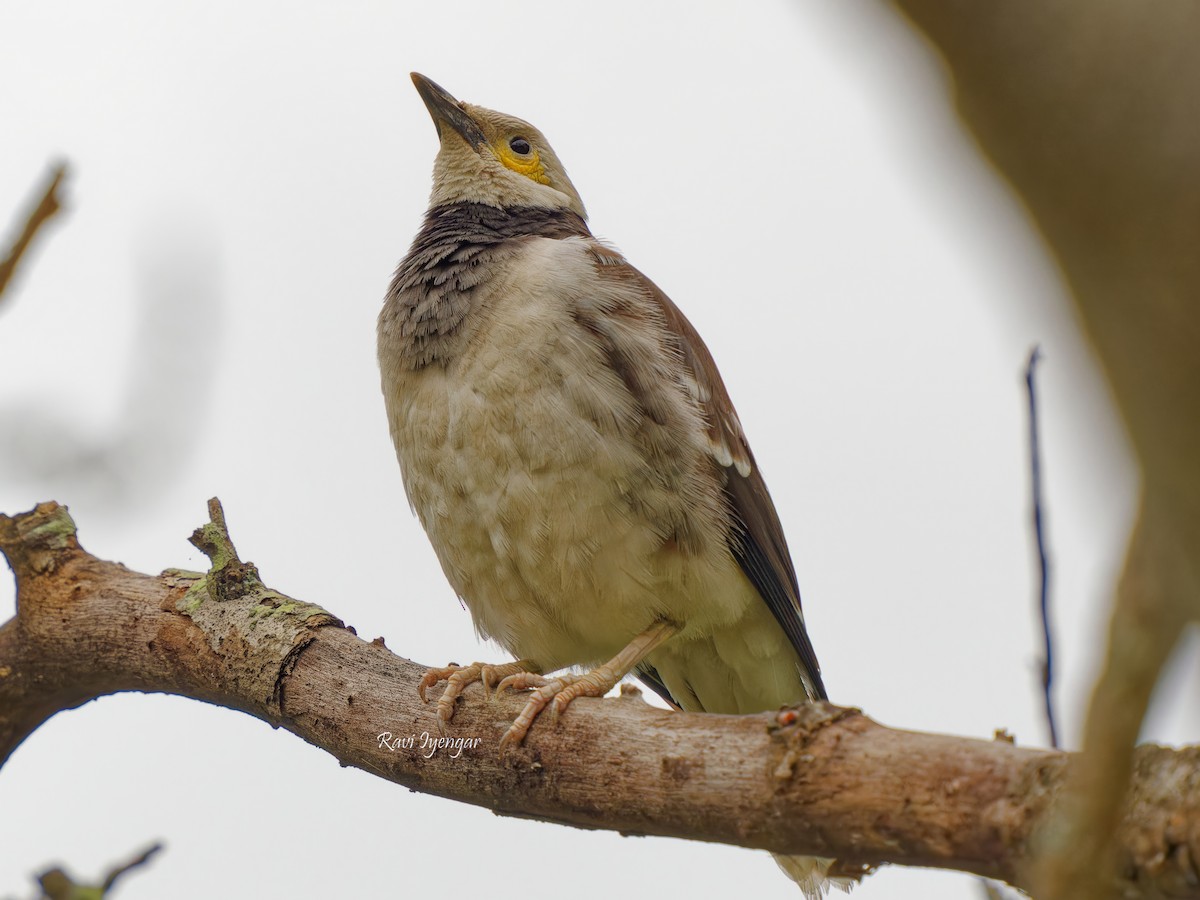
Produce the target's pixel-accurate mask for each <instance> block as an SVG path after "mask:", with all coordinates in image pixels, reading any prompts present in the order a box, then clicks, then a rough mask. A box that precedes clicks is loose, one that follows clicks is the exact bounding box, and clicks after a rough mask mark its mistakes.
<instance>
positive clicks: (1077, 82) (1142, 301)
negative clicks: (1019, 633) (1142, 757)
mask: <svg viewBox="0 0 1200 900" xmlns="http://www.w3.org/2000/svg"><path fill="white" fill-rule="evenodd" d="M895 4H896V6H897V7H899V8H900V9H901V10H902V11H904V12H905V13H906V14H907V15H908V16H909V18H910V19H911V20H912V22H913V23H914V24H915V25H916V26H917V27H918V28H919V29H920V30H921V31H922V32H923V33H924V34H925V35H926V36H927V37H928V38H929V39H930V40H931V41H932V42H933V44H934V46H935V47H936V48H937V49H938V50H939V51H940V53H941V55H942V57H943V59H944V61H945V63H946V65H947V66H948V68H949V70H950V72H951V74H952V76H953V78H954V89H955V98H956V102H957V106H958V111H959V114H960V115H961V117H962V119H963V121H964V122H965V123H966V125H967V126H968V127H969V128H970V129H971V131H972V132H973V134H974V136H975V138H976V139H977V140H978V142H979V145H980V148H981V149H982V151H983V152H984V153H985V154H986V155H987V157H988V158H989V159H990V160H991V161H992V163H993V164H994V165H995V166H996V167H997V168H998V169H999V170H1000V172H1001V173H1002V174H1003V175H1004V177H1006V178H1007V179H1008V180H1009V182H1010V183H1011V184H1012V186H1013V187H1014V188H1015V189H1016V191H1017V192H1018V194H1019V195H1020V196H1021V198H1022V200H1023V201H1024V203H1025V204H1026V206H1027V208H1028V209H1029V212H1030V214H1031V215H1032V216H1033V219H1034V220H1035V222H1036V224H1037V225H1038V227H1039V228H1040V230H1041V232H1042V235H1043V237H1044V238H1045V239H1046V241H1047V243H1048V244H1049V246H1050V249H1051V251H1052V252H1053V254H1054V256H1055V258H1056V259H1057V261H1058V263H1059V265H1060V266H1061V267H1062V271H1063V274H1064V275H1065V277H1066V280H1067V282H1068V284H1069V285H1070V288H1071V292H1072V295H1073V298H1074V301H1075V305H1076V309H1077V310H1078V313H1079V316H1080V319H1081V320H1082V323H1083V326H1084V329H1085V331H1086V333H1087V336H1088V337H1089V338H1090V340H1091V342H1092V345H1093V347H1094V349H1095V352H1096V354H1097V356H1098V357H1099V359H1100V360H1101V362H1102V364H1103V367H1104V370H1105V372H1106V374H1107V376H1108V382H1109V385H1110V386H1111V388H1112V391H1113V394H1114V395H1115V399H1116V401H1117V405H1118V407H1119V409H1120V411H1121V414H1122V417H1123V419H1124V422H1125V426H1126V428H1127V429H1128V432H1129V436H1130V438H1131V440H1132V443H1133V445H1134V448H1135V450H1136V452H1137V456H1138V461H1139V463H1140V469H1141V476H1142V503H1141V510H1140V513H1139V518H1138V525H1137V530H1136V533H1135V535H1134V537H1133V540H1132V541H1131V543H1130V546H1129V551H1128V555H1127V557H1126V561H1125V570H1124V574H1123V576H1122V578H1121V581H1120V585H1119V587H1118V590H1117V598H1116V606H1115V609H1114V612H1113V616H1112V620H1111V624H1110V628H1109V637H1108V652H1107V655H1106V656H1105V659H1104V664H1103V671H1102V673H1101V677H1100V679H1099V681H1098V682H1097V684H1096V688H1095V691H1094V694H1093V696H1092V700H1091V704H1090V706H1089V710H1088V717H1087V723H1086V726H1085V733H1084V756H1083V761H1082V764H1081V765H1080V766H1079V768H1078V770H1077V771H1076V772H1075V773H1073V775H1072V780H1073V783H1074V787H1075V790H1074V793H1073V795H1072V801H1073V802H1072V803H1070V804H1067V805H1066V809H1065V811H1064V813H1063V815H1062V816H1061V818H1060V819H1059V820H1058V821H1056V822H1055V823H1053V824H1052V825H1051V826H1050V827H1048V828H1047V830H1046V833H1045V845H1044V848H1043V849H1044V853H1043V854H1042V858H1041V859H1040V860H1039V862H1038V863H1037V866H1038V870H1039V874H1038V877H1037V878H1036V880H1035V881H1034V884H1035V891H1034V892H1035V895H1036V896H1038V897H1041V898H1044V900H1052V898H1078V900H1091V898H1093V897H1095V896H1098V895H1099V891H1100V890H1101V887H1102V885H1103V884H1105V883H1106V882H1107V880H1108V878H1109V877H1111V875H1112V874H1113V872H1112V869H1113V866H1114V864H1115V862H1114V854H1113V853H1112V846H1113V845H1112V842H1113V838H1114V832H1115V829H1116V828H1117V822H1118V817H1119V810H1120V808H1121V804H1122V801H1123V798H1124V796H1125V786H1126V784H1127V783H1128V780H1129V777H1130V772H1131V767H1132V764H1133V746H1134V744H1135V742H1136V740H1137V737H1138V733H1139V729H1140V728H1141V723H1142V720H1143V718H1144V716H1145V712H1146V709H1147V707H1148V706H1149V702H1150V697H1151V694H1152V693H1153V690H1154V687H1155V685H1156V684H1157V681H1158V677H1159V674H1160V672H1161V669H1162V667H1163V665H1164V664H1165V662H1166V660H1167V659H1168V658H1169V656H1170V655H1171V651H1172V649H1173V648H1174V646H1175V643H1176V642H1177V641H1178V639H1179V637H1180V635H1181V633H1182V632H1183V631H1184V626H1185V625H1186V623H1187V622H1188V621H1194V620H1195V619H1197V618H1198V617H1200V415H1197V410H1198V409H1200V353H1197V350H1196V348H1197V347H1198V346H1200V303H1198V302H1197V299H1196V298H1197V297H1200V255H1198V254H1197V252H1196V248H1197V247H1200V167H1197V165H1196V160H1197V159H1200V54H1197V53H1196V52H1195V36H1196V35H1197V34H1200V5H1197V4H1196V3H1193V2H1188V0H1162V2H1158V3H1154V4H1143V3H1135V2H1129V0H1056V2H1053V3H1046V2H1044V0H1006V2H1003V3H986V4H980V3H977V2H974V0H895ZM1097 488H1098V489H1099V490H1103V489H1104V485H1102V484H1101V485H1097ZM1184 862H1185V863H1187V865H1185V866H1184V868H1185V869H1186V870H1187V871H1190V872H1191V878H1192V879H1193V883H1195V880H1196V879H1198V878H1200V872H1198V871H1197V868H1196V863H1195V861H1191V862H1188V861H1186V860H1184Z"/></svg>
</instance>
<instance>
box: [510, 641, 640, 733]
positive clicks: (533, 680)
mask: <svg viewBox="0 0 1200 900" xmlns="http://www.w3.org/2000/svg"><path fill="white" fill-rule="evenodd" d="M624 677H625V673H624V672H620V671H616V670H615V669H613V668H612V667H611V665H610V664H607V663H606V664H605V665H603V666H598V667H596V668H595V669H592V670H591V671H590V672H585V673H584V674H582V675H575V674H572V673H570V672H564V673H562V674H559V675H555V676H553V677H550V678H547V677H545V676H543V675H538V674H535V673H533V672H518V673H515V674H513V675H509V676H508V677H506V678H505V679H504V680H503V681H501V682H500V683H499V684H497V685H496V693H497V694H499V693H500V692H501V691H505V690H512V691H525V690H531V691H532V692H533V693H532V694H531V695H530V697H529V701H528V702H527V703H526V704H525V708H524V709H522V710H521V714H520V715H519V716H517V718H516V719H514V720H513V723H512V725H511V726H509V729H508V731H506V732H504V737H502V738H501V739H500V752H501V753H503V752H504V750H505V748H507V747H508V746H510V745H520V743H521V742H522V741H523V740H525V735H526V734H528V733H529V729H530V726H532V725H533V720H534V719H536V718H537V717H538V715H539V714H540V713H541V712H542V710H544V709H545V708H546V707H547V706H549V707H550V716H551V719H552V720H553V721H558V717H559V716H560V715H561V714H562V713H563V711H564V710H565V709H566V708H567V707H568V706H569V705H570V704H571V701H572V700H574V699H575V698H576V697H603V696H604V695H605V694H607V693H608V692H609V691H611V690H612V689H613V688H614V687H616V685H617V683H618V682H619V681H620V680H621V679H622V678H624Z"/></svg>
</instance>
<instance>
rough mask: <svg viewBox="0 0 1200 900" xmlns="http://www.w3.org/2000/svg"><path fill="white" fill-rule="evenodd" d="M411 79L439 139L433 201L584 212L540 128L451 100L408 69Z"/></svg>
mask: <svg viewBox="0 0 1200 900" xmlns="http://www.w3.org/2000/svg"><path fill="white" fill-rule="evenodd" d="M412 80H413V84H414V85H416V87H417V93H419V94H420V95H421V99H422V100H424V101H425V106H426V108H427V109H428V110H429V115H430V116H431V117H432V118H433V124H434V125H435V126H436V127H437V132H438V138H439V139H440V141H441V144H442V146H441V149H440V150H439V151H438V155H437V161H436V162H435V163H434V166H433V195H432V197H431V198H430V202H431V203H432V204H433V205H434V206H441V205H443V204H448V203H486V204H488V205H489V206H498V207H501V208H509V207H514V206H534V207H542V208H549V209H569V210H571V211H572V212H575V213H577V214H579V216H581V217H582V218H584V219H586V218H587V211H586V210H585V209H584V208H583V200H581V199H580V197H579V193H578V192H577V191H576V190H575V186H574V185H573V184H571V179H569V178H568V177H567V172H566V170H565V169H564V168H563V165H562V163H561V162H559V161H558V157H557V156H555V154H554V151H553V150H552V149H551V148H550V144H549V143H547V141H546V138H545V136H544V135H543V134H542V133H541V132H540V131H538V130H537V129H536V128H534V127H533V126H532V125H530V124H529V123H528V122H524V121H522V120H521V119H518V118H516V117H515V116H509V115H505V114H504V113H500V112H496V111H494V110H491V109H484V108H483V107H482V106H474V105H472V104H470V103H463V102H461V101H459V100H455V99H454V97H453V96H451V94H450V93H449V92H448V91H447V90H445V88H442V87H440V86H439V85H437V84H434V83H433V82H432V81H430V80H429V79H428V78H426V77H425V76H424V75H420V74H418V73H416V72H413V73H412Z"/></svg>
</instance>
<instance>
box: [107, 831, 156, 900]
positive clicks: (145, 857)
mask: <svg viewBox="0 0 1200 900" xmlns="http://www.w3.org/2000/svg"><path fill="white" fill-rule="evenodd" d="M162 848H163V845H162V844H161V843H154V844H151V845H150V846H149V847H147V848H146V849H145V850H143V851H142V852H141V853H139V854H138V855H137V856H135V857H134V858H133V859H131V860H129V862H127V863H122V864H121V865H119V866H114V867H113V868H112V869H109V871H108V874H107V875H105V876H104V884H103V885H101V890H102V891H104V893H105V894H107V893H108V892H109V891H110V890H112V886H113V885H114V884H116V883H117V879H118V878H120V877H121V876H122V875H126V874H128V873H129V872H130V871H131V870H133V869H136V868H138V867H140V866H144V865H145V864H146V863H148V862H149V861H150V857H152V856H154V854H156V853H158V851H160V850H162Z"/></svg>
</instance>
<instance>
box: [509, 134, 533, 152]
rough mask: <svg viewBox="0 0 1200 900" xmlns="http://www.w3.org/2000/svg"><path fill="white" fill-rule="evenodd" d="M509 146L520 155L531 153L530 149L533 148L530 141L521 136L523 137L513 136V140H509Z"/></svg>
mask: <svg viewBox="0 0 1200 900" xmlns="http://www.w3.org/2000/svg"><path fill="white" fill-rule="evenodd" d="M508 146H509V147H511V148H512V152H513V153H516V154H517V155H518V156H525V155H527V154H528V153H529V151H530V150H532V149H533V148H532V147H530V146H529V141H527V140H525V138H521V137H515V138H513V139H512V140H511V141H509V142H508Z"/></svg>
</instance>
